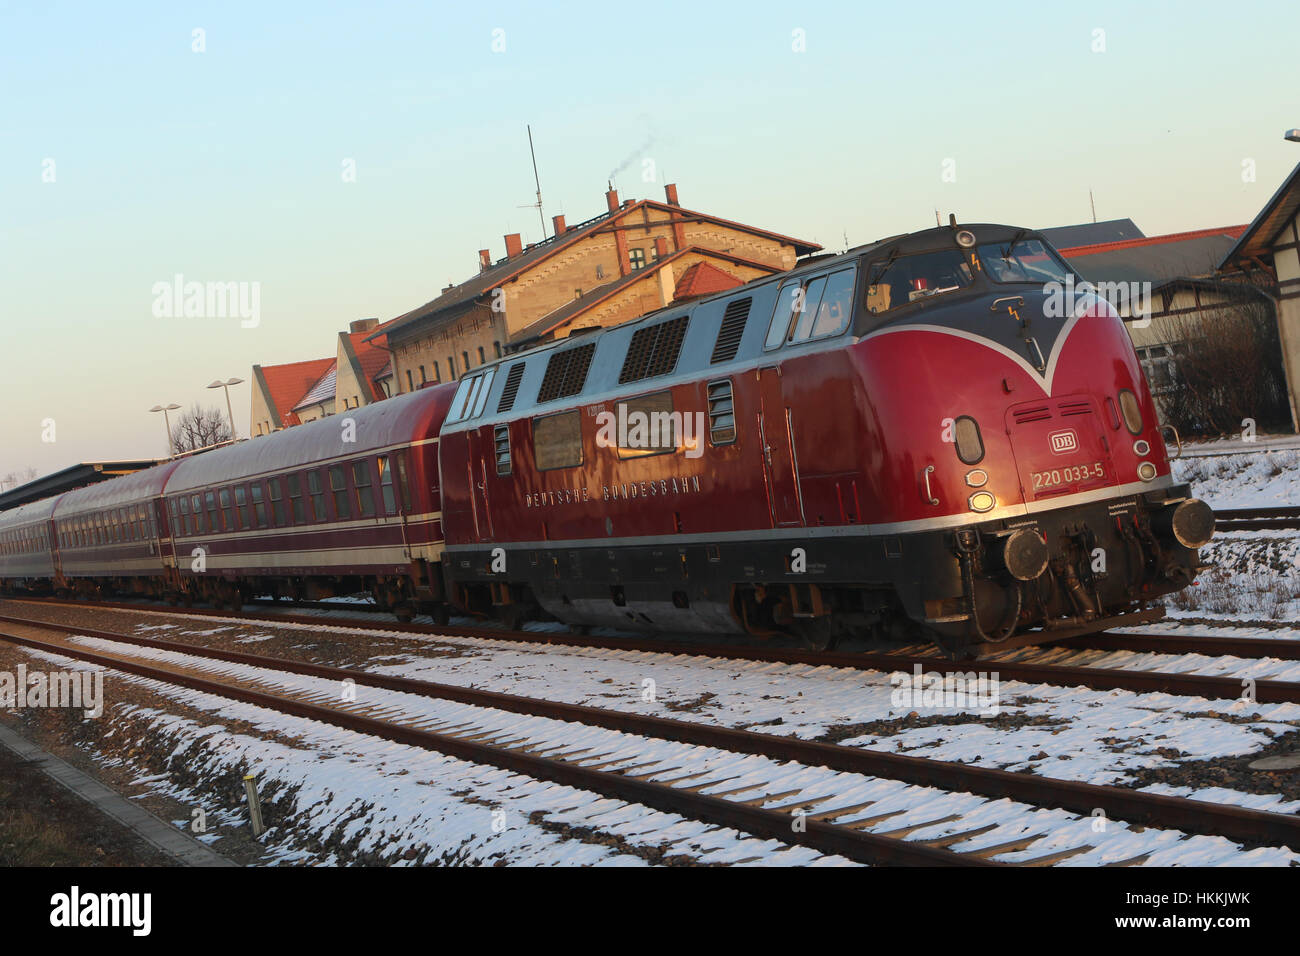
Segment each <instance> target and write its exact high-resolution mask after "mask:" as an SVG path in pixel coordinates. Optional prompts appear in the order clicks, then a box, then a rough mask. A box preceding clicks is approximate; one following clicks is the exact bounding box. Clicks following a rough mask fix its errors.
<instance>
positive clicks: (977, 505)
mask: <svg viewBox="0 0 1300 956" xmlns="http://www.w3.org/2000/svg"><path fill="white" fill-rule="evenodd" d="M966 503H967V504H968V505H970V510H971V511H981V512H983V511H992V510H993V506H994V505H995V504H997V503H998V500H997V499H996V498H994V497H993V496H992V495H991V494H989V493H988V492H987V491H977V492H975V494H973V495H971V496H970V500H969V501H967V502H966Z"/></svg>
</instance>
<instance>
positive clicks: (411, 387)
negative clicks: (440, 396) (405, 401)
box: [406, 368, 415, 392]
mask: <svg viewBox="0 0 1300 956" xmlns="http://www.w3.org/2000/svg"><path fill="white" fill-rule="evenodd" d="M406 390H407V391H408V392H413V391H415V380H414V379H413V378H411V370H410V369H409V368H408V369H407V370H406Z"/></svg>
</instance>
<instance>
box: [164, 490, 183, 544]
mask: <svg viewBox="0 0 1300 956" xmlns="http://www.w3.org/2000/svg"><path fill="white" fill-rule="evenodd" d="M167 517H168V519H169V520H168V522H167V523H168V525H170V526H171V531H172V534H174V535H176V534H180V533H181V523H180V521H179V520H177V518H176V499H175V498H168V499H167Z"/></svg>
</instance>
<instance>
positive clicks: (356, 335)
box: [348, 329, 391, 401]
mask: <svg viewBox="0 0 1300 956" xmlns="http://www.w3.org/2000/svg"><path fill="white" fill-rule="evenodd" d="M374 334H375V330H374V329H367V330H366V331H364V332H350V333H348V344H349V345H351V347H352V354H353V355H355V356H356V358H357V362H358V364H360V366H361V376H360V378H361V380H362V381H363V382H365V387H366V388H368V389H370V394H369V395H367V396H366V399H367V400H368V401H374V400H377V399H380V398H383V397H384V396H383V393H382V392H381V391H379V390H378V389H377V388H376V387H375V379H377V378H378V377H379V373H380V371H381V370H382V369H383V368H384V367H385V366H386V365H388V363H389V361H390V355H389V352H388V350H387V349H385V348H381V347H380V344H379V341H382V339H381V340H379V341H377V342H371V341H368V340H369V338H370V337H371V336H373V335H374ZM390 371H391V370H390Z"/></svg>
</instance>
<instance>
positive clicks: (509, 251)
mask: <svg viewBox="0 0 1300 956" xmlns="http://www.w3.org/2000/svg"><path fill="white" fill-rule="evenodd" d="M523 251H524V241H523V240H522V239H521V238H520V237H519V233H517V232H512V233H510V235H508V236H506V258H507V259H513V258H514V257H515V256H517V255H519V253H521V252H523Z"/></svg>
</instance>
